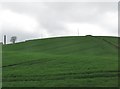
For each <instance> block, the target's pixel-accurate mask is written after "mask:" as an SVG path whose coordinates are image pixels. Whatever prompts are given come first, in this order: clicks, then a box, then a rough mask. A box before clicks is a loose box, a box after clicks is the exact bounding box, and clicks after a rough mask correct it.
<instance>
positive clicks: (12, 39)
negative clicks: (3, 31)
mask: <svg viewBox="0 0 120 89" xmlns="http://www.w3.org/2000/svg"><path fill="white" fill-rule="evenodd" d="M16 40H17V37H16V36H12V37H11V39H10V42H12V43H13V44H14V43H15V41H16Z"/></svg>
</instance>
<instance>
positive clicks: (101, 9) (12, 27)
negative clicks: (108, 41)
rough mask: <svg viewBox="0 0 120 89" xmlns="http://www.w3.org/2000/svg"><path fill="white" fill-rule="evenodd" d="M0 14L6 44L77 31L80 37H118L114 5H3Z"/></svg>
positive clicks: (91, 3)
mask: <svg viewBox="0 0 120 89" xmlns="http://www.w3.org/2000/svg"><path fill="white" fill-rule="evenodd" d="M0 12H1V14H0V26H1V28H0V31H2V34H0V35H1V36H2V37H3V35H7V38H8V41H9V40H10V37H12V36H17V38H18V40H17V41H18V42H20V41H25V40H30V39H39V38H41V37H42V38H49V37H59V36H77V35H78V29H79V36H85V35H93V36H118V3H117V2H32V3H31V2H3V3H0ZM0 41H2V38H0Z"/></svg>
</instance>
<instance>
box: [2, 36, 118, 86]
mask: <svg viewBox="0 0 120 89" xmlns="http://www.w3.org/2000/svg"><path fill="white" fill-rule="evenodd" d="M117 39H118V38H117V37H105V36H104V37H102V36H101V37H99V36H80V37H77V36H76V37H57V38H48V39H37V40H30V41H26V42H21V43H16V44H8V45H4V46H3V87H6V86H8V87H11V86H12V87H13V86H14V87H18V86H19V87H22V86H28V87H30V86H32V87H33V86H35V87H36V86H39V87H81V86H82V87H85V86H87V87H96V86H117V85H118V76H117V75H118V72H117V71H118V41H117Z"/></svg>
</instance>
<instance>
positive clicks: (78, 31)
mask: <svg viewBox="0 0 120 89" xmlns="http://www.w3.org/2000/svg"><path fill="white" fill-rule="evenodd" d="M77 33H78V36H79V28H78V29H77Z"/></svg>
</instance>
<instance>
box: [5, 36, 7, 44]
mask: <svg viewBox="0 0 120 89" xmlns="http://www.w3.org/2000/svg"><path fill="white" fill-rule="evenodd" d="M6 38H7V37H6V35H4V45H5V44H6Z"/></svg>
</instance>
